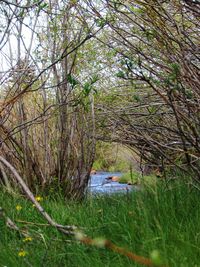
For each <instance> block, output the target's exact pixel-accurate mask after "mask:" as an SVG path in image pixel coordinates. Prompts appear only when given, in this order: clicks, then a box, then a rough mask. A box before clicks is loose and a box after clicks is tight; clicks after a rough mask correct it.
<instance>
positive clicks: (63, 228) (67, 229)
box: [0, 156, 77, 235]
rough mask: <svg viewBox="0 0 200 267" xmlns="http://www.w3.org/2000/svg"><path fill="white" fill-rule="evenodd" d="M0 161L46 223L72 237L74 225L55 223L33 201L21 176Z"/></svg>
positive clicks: (0, 159) (7, 164)
mask: <svg viewBox="0 0 200 267" xmlns="http://www.w3.org/2000/svg"><path fill="white" fill-rule="evenodd" d="M0 161H1V162H2V163H3V164H4V165H5V166H6V167H7V168H8V169H9V170H10V171H11V172H12V174H13V175H14V177H15V178H16V180H17V182H18V183H19V184H20V186H21V187H22V189H23V191H24V193H25V194H26V196H27V197H28V198H29V199H30V201H31V202H32V203H33V204H34V205H35V208H36V209H37V210H38V211H39V212H40V214H41V215H42V216H43V217H44V218H45V219H46V220H47V221H48V223H49V224H50V225H51V226H53V227H55V228H57V229H58V230H59V231H60V232H62V233H64V234H67V235H74V230H75V229H76V228H77V227H76V226H74V225H67V226H64V225H61V224H58V223H56V222H55V221H54V220H53V219H52V218H51V217H50V215H49V214H48V213H47V212H46V211H45V210H44V208H43V207H42V206H41V205H40V203H39V202H38V201H37V200H36V199H35V197H34V195H33V193H32V192H31V191H30V189H29V188H28V186H27V185H26V184H25V182H24V181H23V179H22V178H21V176H20V175H19V174H18V172H17V171H16V170H15V168H14V167H13V166H12V165H11V164H10V163H9V162H8V161H7V160H6V159H4V158H3V157H2V156H0Z"/></svg>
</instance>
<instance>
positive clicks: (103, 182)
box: [88, 172, 136, 194]
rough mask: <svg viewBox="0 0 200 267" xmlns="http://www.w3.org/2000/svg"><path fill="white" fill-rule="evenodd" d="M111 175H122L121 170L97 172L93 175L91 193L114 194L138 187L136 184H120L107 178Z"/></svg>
mask: <svg viewBox="0 0 200 267" xmlns="http://www.w3.org/2000/svg"><path fill="white" fill-rule="evenodd" d="M109 176H118V177H120V176H122V173H121V172H97V173H96V174H93V175H91V179H90V182H89V190H88V191H89V193H92V194H112V193H127V192H128V191H130V190H133V189H136V186H133V185H127V184H120V183H118V182H112V181H111V180H107V179H106V178H108V177H109Z"/></svg>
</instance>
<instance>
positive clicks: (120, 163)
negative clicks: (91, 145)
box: [93, 142, 129, 172]
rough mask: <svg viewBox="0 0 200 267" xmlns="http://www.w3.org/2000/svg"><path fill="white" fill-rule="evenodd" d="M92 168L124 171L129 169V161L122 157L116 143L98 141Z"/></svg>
mask: <svg viewBox="0 0 200 267" xmlns="http://www.w3.org/2000/svg"><path fill="white" fill-rule="evenodd" d="M93 169H95V170H104V171H110V172H115V171H121V172H126V171H127V170H128V169H129V163H128V162H127V160H126V159H125V158H124V157H123V155H122V153H121V150H120V149H119V148H118V145H116V144H114V143H113V144H109V143H104V142H98V143H97V145H96V157H95V161H94V164H93Z"/></svg>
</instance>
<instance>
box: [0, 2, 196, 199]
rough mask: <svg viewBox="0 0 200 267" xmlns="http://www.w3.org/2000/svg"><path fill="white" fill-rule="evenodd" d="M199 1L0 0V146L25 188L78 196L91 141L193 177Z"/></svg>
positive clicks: (4, 172)
mask: <svg viewBox="0 0 200 267" xmlns="http://www.w3.org/2000/svg"><path fill="white" fill-rule="evenodd" d="M199 6H200V4H199V3H198V1H183V0H179V1H176V0H173V1H159V0H156V1H153V0H152V1H145V0H141V1H134V2H132V1H97V2H92V1H86V0H85V1H64V0H56V1H51V0H49V1H30V0H27V1H25V0H22V1H20V2H16V1H10V2H8V1H1V6H0V16H1V22H0V23H1V28H2V31H1V33H0V51H1V59H2V62H3V63H2V72H1V88H0V90H1V91H0V94H1V95H0V96H1V124H0V131H1V137H0V138H1V155H2V156H3V157H5V158H6V159H7V160H8V161H9V162H10V163H11V164H12V165H13V166H15V168H16V169H17V170H18V172H19V173H20V174H21V176H23V178H24V180H25V181H26V182H27V184H28V185H29V187H31V188H32V189H33V190H36V189H37V188H38V187H42V188H43V189H48V188H49V186H51V185H52V184H54V186H55V187H57V186H60V187H61V188H62V190H63V192H64V193H65V195H66V196H68V197H72V198H82V197H83V195H84V191H85V189H86V187H87V183H88V179H89V174H90V169H91V167H92V164H93V161H94V153H95V141H96V140H103V141H112V142H113V141H114V142H117V143H120V144H123V145H125V146H128V147H129V148H131V149H132V150H134V151H135V152H136V153H137V154H138V155H139V156H140V158H141V162H144V163H148V164H149V165H150V166H152V167H153V168H154V167H159V168H160V169H165V167H166V166H177V167H179V168H181V169H184V170H185V171H190V172H192V173H193V174H194V175H193V177H194V178H195V180H199V179H200V171H199V163H200V162H199V158H200V139H199V133H200V110H199V106H200V105H199V104H200V103H199V101H200V97H199V96H200V90H199V88H200V84H199V83H200V82H199V68H200V64H199V56H200V54H199V15H200V14H199V10H200V9H199ZM5 59H6V61H5ZM0 167H1V179H2V181H3V183H4V184H6V185H7V186H9V184H10V185H13V184H15V182H14V181H12V180H10V179H9V178H8V177H9V176H10V174H9V171H8V170H7V169H6V168H4V167H3V166H0Z"/></svg>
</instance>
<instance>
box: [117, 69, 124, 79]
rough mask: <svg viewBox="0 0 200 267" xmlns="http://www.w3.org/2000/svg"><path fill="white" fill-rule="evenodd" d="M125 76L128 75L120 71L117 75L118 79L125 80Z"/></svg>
mask: <svg viewBox="0 0 200 267" xmlns="http://www.w3.org/2000/svg"><path fill="white" fill-rule="evenodd" d="M125 75H126V74H125V73H124V72H123V71H122V70H120V71H119V72H117V73H116V77H118V78H123V79H124V78H125Z"/></svg>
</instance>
